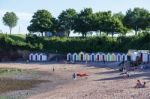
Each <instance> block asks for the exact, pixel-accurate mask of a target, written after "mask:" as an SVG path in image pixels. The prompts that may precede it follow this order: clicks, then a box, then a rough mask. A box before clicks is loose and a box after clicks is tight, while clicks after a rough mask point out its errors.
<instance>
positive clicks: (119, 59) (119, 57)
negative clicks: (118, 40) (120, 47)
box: [117, 53, 121, 62]
mask: <svg viewBox="0 0 150 99" xmlns="http://www.w3.org/2000/svg"><path fill="white" fill-rule="evenodd" d="M117 62H121V54H120V53H117Z"/></svg>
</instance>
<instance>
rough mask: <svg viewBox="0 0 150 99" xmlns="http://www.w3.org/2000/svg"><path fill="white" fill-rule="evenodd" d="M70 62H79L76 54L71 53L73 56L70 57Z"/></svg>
mask: <svg viewBox="0 0 150 99" xmlns="http://www.w3.org/2000/svg"><path fill="white" fill-rule="evenodd" d="M72 60H73V61H74V62H76V61H78V60H79V57H78V54H77V53H73V55H72Z"/></svg>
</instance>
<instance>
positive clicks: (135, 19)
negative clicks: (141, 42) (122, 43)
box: [123, 8, 150, 35]
mask: <svg viewBox="0 0 150 99" xmlns="http://www.w3.org/2000/svg"><path fill="white" fill-rule="evenodd" d="M149 17H150V13H149V11H148V10H146V9H143V8H134V9H133V10H131V9H129V10H128V11H127V13H126V16H125V17H124V21H123V22H124V24H125V25H126V26H127V27H128V28H130V29H133V30H134V31H135V35H137V32H138V31H139V30H140V29H141V30H144V29H146V28H148V27H149V25H150V21H148V19H149Z"/></svg>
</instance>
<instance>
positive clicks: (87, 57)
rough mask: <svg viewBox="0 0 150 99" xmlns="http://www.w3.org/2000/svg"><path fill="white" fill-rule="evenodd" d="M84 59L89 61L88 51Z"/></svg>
mask: <svg viewBox="0 0 150 99" xmlns="http://www.w3.org/2000/svg"><path fill="white" fill-rule="evenodd" d="M85 61H90V55H89V53H86V54H85Z"/></svg>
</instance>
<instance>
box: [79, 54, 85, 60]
mask: <svg viewBox="0 0 150 99" xmlns="http://www.w3.org/2000/svg"><path fill="white" fill-rule="evenodd" d="M84 54H85V53H84V52H80V53H79V61H85V57H84Z"/></svg>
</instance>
